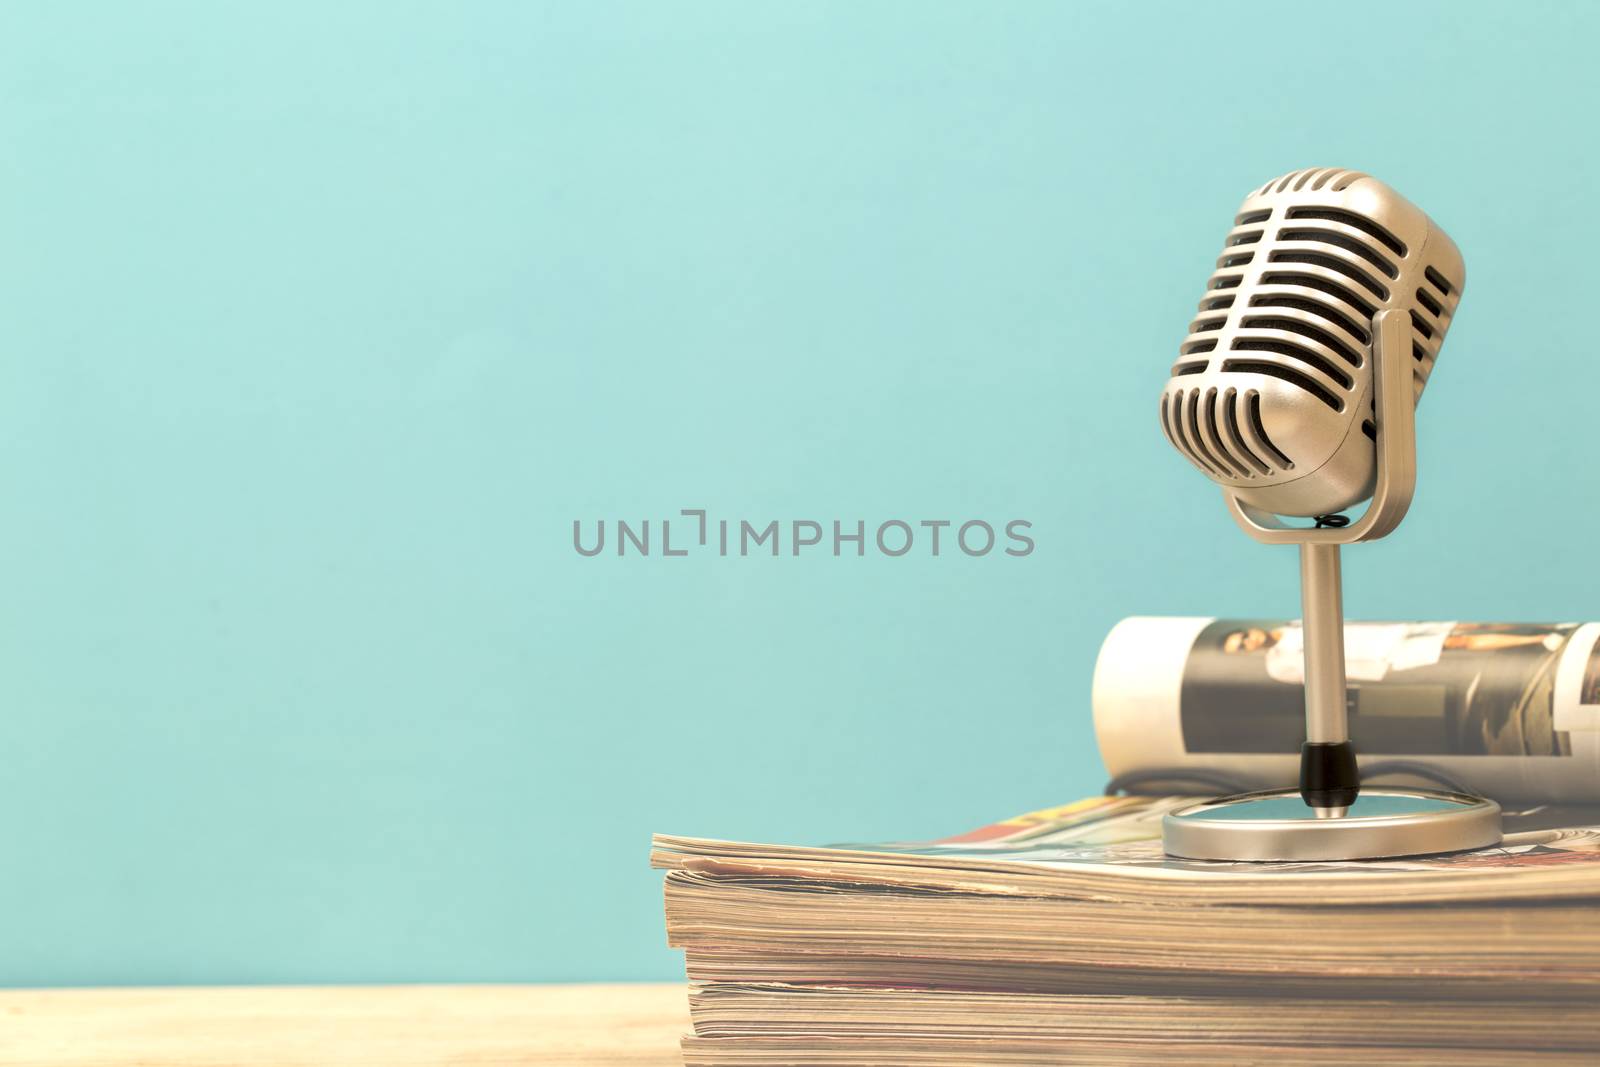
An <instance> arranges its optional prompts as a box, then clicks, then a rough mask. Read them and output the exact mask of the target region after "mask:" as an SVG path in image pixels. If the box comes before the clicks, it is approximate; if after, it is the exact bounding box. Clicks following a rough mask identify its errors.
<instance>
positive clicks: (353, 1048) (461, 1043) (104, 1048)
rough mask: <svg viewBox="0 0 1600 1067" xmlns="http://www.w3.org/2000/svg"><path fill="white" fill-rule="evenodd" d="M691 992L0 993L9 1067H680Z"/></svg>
mask: <svg viewBox="0 0 1600 1067" xmlns="http://www.w3.org/2000/svg"><path fill="white" fill-rule="evenodd" d="M688 1025H689V1012H688V995H687V991H686V990H685V988H684V987H683V986H682V985H677V984H671V985H586V986H584V985H570V986H387V987H330V988H310V987H307V988H283V987H253V988H226V989H52V990H8V991H0V1064H4V1065H5V1067H13V1065H16V1067H20V1065H23V1064H26V1065H27V1067H69V1065H70V1067H90V1065H93V1067H132V1065H138V1067H157V1065H159V1067H168V1065H172V1067H202V1065H203V1067H224V1065H226V1067H258V1065H259V1067H266V1065H268V1064H271V1065H274V1067H278V1065H296V1067H298V1065H302V1064H303V1065H308V1067H309V1065H317V1067H338V1065H345V1064H350V1065H361V1067H367V1065H372V1067H377V1065H380V1064H381V1065H383V1067H420V1065H423V1064H427V1065H430V1067H432V1065H435V1064H450V1065H453V1067H500V1065H509V1064H622V1065H630V1067H631V1065H642V1064H649V1065H651V1067H656V1065H660V1067H669V1065H672V1067H676V1065H678V1064H680V1063H681V1060H680V1058H679V1055H678V1039H679V1037H680V1036H682V1035H683V1034H684V1033H685V1032H686V1031H687V1029H688Z"/></svg>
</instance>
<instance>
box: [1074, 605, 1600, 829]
mask: <svg viewBox="0 0 1600 1067" xmlns="http://www.w3.org/2000/svg"><path fill="white" fill-rule="evenodd" d="M1302 638H1303V632H1302V630H1301V628H1300V624H1299V622H1297V621H1294V620H1284V619H1211V618H1152V617H1134V618H1129V619H1124V620H1123V621H1122V622H1120V623H1118V624H1117V625H1116V626H1115V627H1114V628H1113V629H1112V631H1111V633H1110V634H1109V635H1108V636H1107V637H1106V640H1105V643H1104V645H1102V646H1101V649H1100V657H1099V660H1098V662H1097V664H1096V666H1095V675H1094V698H1093V699H1094V722H1095V733H1096V735H1097V737H1098V739H1099V744H1100V754H1101V757H1102V758H1103V759H1104V761H1105V764H1106V769H1107V770H1108V771H1109V772H1110V774H1111V776H1112V780H1113V782H1114V783H1119V784H1122V785H1124V786H1125V787H1126V788H1128V789H1129V790H1130V791H1133V792H1166V793H1170V792H1174V791H1179V790H1181V791H1186V792H1197V793H1209V792H1216V791H1219V788H1221V789H1233V788H1238V789H1268V788H1283V787H1292V786H1293V785H1294V784H1295V781H1296V777H1297V774H1298V771H1299V752H1300V744H1301V742H1302V741H1304V740H1305V697H1304V690H1303V662H1304V657H1303V652H1302V649H1303V640H1302ZM1597 640H1600V623H1482V622H1351V623H1347V624H1346V625H1345V667H1346V673H1347V676H1348V679H1349V685H1348V697H1347V699H1348V702H1349V717H1350V731H1351V737H1352V739H1353V741H1354V742H1355V747H1356V751H1357V753H1358V754H1359V756H1358V758H1359V761H1360V763H1361V765H1362V771H1363V774H1366V775H1374V776H1379V777H1382V776H1389V777H1385V778H1384V780H1385V781H1394V782H1405V783H1407V784H1433V785H1436V786H1437V785H1440V784H1444V785H1447V786H1448V785H1452V784H1454V785H1459V786H1460V787H1462V788H1465V789H1470V790H1473V791H1476V792H1479V793H1481V794H1483V795H1485V796H1489V797H1491V798H1493V799H1496V800H1500V801H1502V802H1516V803H1523V804H1529V803H1548V804H1555V803H1559V804H1575V805H1591V804H1600V647H1597Z"/></svg>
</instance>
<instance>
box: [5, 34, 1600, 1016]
mask: <svg viewBox="0 0 1600 1067" xmlns="http://www.w3.org/2000/svg"><path fill="white" fill-rule="evenodd" d="M1369 27H1371V29H1369ZM1597 33H1600V8H1597V7H1594V6H1588V5H1581V4H1520V5H1505V4H1495V5H1468V4H1462V3H1452V4H1423V3H1413V4H1389V3H1385V4H1377V5H1371V4H1367V5H1363V4H1344V5H1341V6H1340V7H1339V8H1338V9H1337V10H1336V11H1330V10H1327V9H1312V8H1299V7H1293V6H1290V7H1278V8H1274V9H1272V10H1271V11H1268V10H1266V9H1263V8H1262V7H1261V6H1260V5H1256V4H1233V5H1230V4H1206V5H1195V4H1176V3H1173V4H1165V3H1163V4H1152V3H1142V4H1009V5H999V6H996V5H986V4H963V5H951V4H912V3H903V4H890V3H883V4H873V5H852V4H823V5H810V4H807V5H746V4H737V3H727V4H700V3H695V4H634V5H619V4H579V3H571V4H564V5H549V4H542V5H536V4H523V3H515V2H505V3H477V4H466V5H455V4H446V3H438V4H398V5H397V4H391V3H382V4H378V3H367V4H357V3H340V4H331V5H324V4H309V3H287V4H286V3H273V4H256V5H212V4H204V3H194V4H180V5H172V4H156V3H150V4H129V5H111V4H66V3H62V4H44V3H36V4H31V5H27V4H10V5H7V6H6V7H5V8H4V9H3V10H0V145H3V151H0V272H3V277H0V502H3V505H0V506H3V509H4V512H3V514H4V522H3V524H0V547H3V560H4V571H3V574H4V581H3V590H4V592H3V596H0V623H3V627H4V631H3V635H0V697H3V704H0V754H3V759H4V765H3V768H4V769H3V773H0V823H3V829H0V840H3V842H4V847H3V850H0V982H3V983H5V984H21V985H54V984H92V983H182V982H288V981H296V982H302V981H303V982H339V981H391V980H444V981H449V980H480V981H483V980H585V979H603V978H605V979H623V978H667V977H670V976H672V975H674V974H677V973H680V966H681V964H680V961H679V960H678V958H677V956H676V955H675V954H674V953H672V952H670V951H668V950H667V949H666V948H665V946H664V939H663V934H662V925H661V918H660V904H659V892H660V889H659V878H658V876H657V875H656V874H654V873H653V872H651V871H649V870H648V869H647V868H646V850H647V844H648V835H649V833H650V832H651V831H652V830H666V831H674V832H682V833H695V834H703V835H716V836H730V837H753V838H758V839H784V840H802V841H826V840H838V839H855V840H860V839H871V838H874V837H898V838H904V837H913V836H925V835H934V834H938V833H942V832H946V831H953V830H957V829H961V828H965V827H967V826H970V825H973V824H975V823H978V822H982V821H985V820H987V819H989V818H991V817H996V816H1002V815H1007V814H1012V813H1015V812H1018V811H1022V810H1028V809H1031V808H1035V807H1039V806H1043V805H1046V804H1051V803H1057V802H1061V801H1063V800H1066V799H1068V798H1072V797H1075V796H1078V795H1081V794H1084V793H1087V792H1093V791H1095V790H1097V789H1098V787H1099V786H1100V784H1101V775H1102V772H1101V768H1100V766H1099V761H1098V759H1097V756H1096V754H1095V749H1094V741H1093V736H1092V732H1091V729H1090V722H1089V707H1088V686H1089V677H1090V670H1091V666H1092V664H1093V660H1094V655H1095V652H1096V649H1097V647H1098V644H1099V641H1100V639H1101V637H1102V636H1103V635H1104V633H1105V631H1106V630H1107V629H1108V628H1109V626H1110V625H1111V624H1112V623H1113V622H1114V621H1115V620H1116V619H1117V618H1119V617H1121V616H1123V615H1126V614H1130V613H1136V612H1149V613H1250V614H1260V613H1284V614H1293V613H1295V611H1296V606H1295V605H1296V600H1295V594H1296V589H1295V584H1294V583H1295V564H1294V560H1293V556H1292V552H1290V551H1289V550H1287V549H1284V550H1273V549H1267V548H1262V547H1260V546H1257V545H1255V544H1253V543H1250V542H1248V541H1247V540H1246V539H1245V538H1244V537H1243V536H1242V535H1240V534H1239V533H1238V532H1237V531H1236V530H1235V529H1234V528H1233V526H1232V524H1231V523H1230V522H1229V521H1228V519H1227V517H1226V515H1225V514H1224V512H1223V510H1222V508H1221V506H1220V502H1219V500H1218V499H1217V498H1216V494H1215V492H1214V490H1213V489H1212V488H1211V486H1210V485H1209V484H1208V483H1206V482H1205V481H1204V480H1203V479H1201V478H1199V477H1198V476H1197V475H1195V474H1194V473H1193V472H1192V471H1191V470H1189V469H1188V468H1187V466H1186V465H1184V464H1183V463H1182V462H1181V461H1180V460H1179V459H1178V458H1177V457H1176V456H1175V455H1173V454H1171V453H1170V450H1169V448H1168V446H1167V445H1166V443H1165V442H1164V441H1163V440H1162V438H1161V434H1160V432H1159V430H1158V428H1157V425H1156V419H1155V396H1156V393H1157V391H1158V390H1159V388H1160V386H1161V384H1162V382H1163V381H1164V379H1165V375H1166V368H1167V366H1168V363H1169V361H1170V359H1171V356H1172V354H1173V352H1174V350H1175V346H1176V344H1177V342H1178V340H1179V338H1180V337H1181V336H1182V334H1183V332H1184V327H1185V324H1186V322H1187V321H1188V319H1189V315H1190V311H1191V310H1192V308H1193V305H1194V302H1195V301H1196V300H1197V299H1198V296H1199V292H1200V288H1201V285H1202V283H1203V278H1204V277H1205V275H1206V274H1207V272H1208V271H1209V269H1210V264H1211V262H1212V260H1213V258H1214V257H1215V255H1216V254H1217V249H1218V247H1219V242H1220V240H1221V237H1222V234H1223V232H1224V230H1225V228H1226V226H1227V222H1228V219H1229V218H1230V216H1231V214H1232V211H1233V208H1234V206H1235V205H1236V203H1237V202H1238V200H1239V198H1240V197H1241V196H1242V195H1243V193H1244V192H1245V190H1246V189H1247V188H1248V187H1250V186H1252V185H1254V184H1258V183H1260V182H1261V181H1264V180H1265V179H1266V178H1267V177H1269V176H1271V175H1274V174H1278V173H1281V172H1284V171H1287V170H1289V169H1292V168H1297V167H1301V166H1308V165H1313V164H1316V165H1323V164H1330V165H1331V164H1337V165H1342V166H1351V167H1357V168H1361V169H1365V170H1370V171H1372V172H1375V173H1377V174H1379V175H1381V176H1382V177H1384V178H1385V179H1386V180H1388V181H1389V182H1391V183H1392V184H1394V185H1395V186H1397V187H1398V188H1400V189H1401V190H1403V191H1404V192H1406V193H1407V194H1408V195H1409V196H1411V197H1412V198H1414V199H1416V200H1417V201H1419V202H1420V203H1421V204H1423V205H1424V206H1425V207H1426V208H1427V210H1428V211H1429V212H1430V213H1431V214H1433V215H1434V216H1435V217H1436V218H1437V219H1438V220H1440V222H1441V223H1443V224H1444V225H1445V226H1446V227H1447V228H1448V229H1449V230H1450V231H1451V232H1452V233H1453V235H1454V236H1455V237H1456V239H1457V241H1458V242H1459V243H1460V245H1461V247H1462V248H1463V250H1464V251H1465V254H1466V257H1467V261H1468V264H1469V282H1468V285H1467V292H1466V298H1465V302H1464V304H1463V305H1462V310H1461V313H1460V316H1459V318H1458V320H1457V323H1456V326H1455V328H1454V330H1453V331H1452V333H1451V337H1450V341H1449V344H1448V346H1447V347H1446V350H1445V356H1444V361H1443V364H1442V366H1441V368H1440V373H1438V374H1437V375H1436V376H1435V378H1434V381H1433V384H1432V385H1431V386H1430V388H1429V391H1428V397H1427V400H1426V402H1425V403H1424V404H1423V407H1422V413H1421V414H1422V418H1421V420H1420V431H1421V447H1422V467H1423V482H1422V486H1421V490H1420V493H1419V496H1418V500H1417V504H1416V507H1415V509H1414V511H1413V512H1412V515H1411V517H1410V519H1409V520H1408V522H1407V524H1406V525H1405V526H1404V528H1402V529H1401V530H1400V531H1399V533H1398V534H1397V535H1396V536H1394V537H1392V538H1390V539H1389V540H1388V541H1386V542H1385V543H1382V544H1379V545H1375V546H1370V547H1363V548H1361V549H1359V550H1353V551H1351V552H1350V553H1349V555H1348V559H1347V563H1346V570H1347V578H1348V583H1349V585H1348V590H1347V601H1348V604H1349V607H1350V611H1351V613H1352V615H1354V616H1356V617H1362V616H1365V617H1419V618H1452V617H1464V618H1485V619H1592V618H1595V617H1597V616H1600V576H1597V568H1596V566H1595V553H1594V548H1593V530H1594V528H1595V525H1596V523H1597V522H1600V501H1597V498H1596V493H1595V489H1596V479H1595V473H1594V472H1595V458H1594V457H1595V448H1596V437H1595V431H1594V413H1595V411H1596V403H1597V399H1596V398H1597V397H1600V362H1597V357H1596V352H1595V349H1594V345H1593V344H1592V343H1590V340H1589V337H1588V331H1587V330H1586V327H1587V326H1589V324H1590V323H1591V322H1592V312H1591V309H1590V307H1589V304H1590V303H1591V298H1590V288H1591V283H1592V278H1591V273H1592V268H1593V262H1592V260H1593V256H1592V251H1593V249H1594V247H1595V246H1596V243H1597V237H1600V229H1597V223H1596V218H1597V212H1596V210H1595V197H1594V193H1593V186H1594V181H1595V175H1596V174H1597V173H1600V148H1597V143H1596V135H1595V131H1594V126H1593V123H1592V121H1591V119H1592V115H1593V112H1594V108H1595V105H1596V103H1597V95H1596V93H1597V90H1596V83H1595V80H1594V77H1593V73H1592V69H1593V68H1592V63H1593V55H1592V52H1593V42H1594V41H1595V39H1596V34H1597ZM685 507H706V508H709V509H711V511H712V513H713V516H714V517H715V516H718V515H721V516H729V517H734V518H739V517H743V518H749V519H752V520H765V519H767V518H783V519H788V518H801V517H815V518H821V519H832V518H841V519H846V520H849V519H854V518H856V517H860V518H864V519H867V520H869V521H881V520H883V519H886V518H891V517H901V518H906V519H910V520H917V519H921V518H951V519H956V520H962V519H966V518H974V517H976V518H986V519H990V520H992V521H993V520H1000V521H1003V520H1005V519H1008V518H1015V517H1022V518H1027V519H1030V520H1031V521H1032V522H1033V523H1034V531H1033V532H1034V534H1035V537H1036V540H1037V546H1038V547H1037V550H1036V551H1035V552H1034V554H1033V555H1032V556H1029V557H1027V558H1024V559H1012V558H1007V557H1003V556H1000V557H996V556H991V557H986V558H983V559H967V558H965V557H962V556H960V555H959V554H954V555H945V556H942V557H941V558H939V559H932V558H930V557H928V556H926V555H924V554H922V553H921V552H915V553H913V554H912V555H910V556H907V557H905V558H903V559H889V558H885V557H882V556H879V555H876V554H872V555H869V556H868V557H867V558H866V559H861V560H857V559H850V558H845V559H834V558H832V557H831V556H823V555H816V556H810V557H802V558H801V559H798V560H797V559H793V558H788V557H785V558H780V559H777V560H774V559H771V558H766V557H761V558H749V559H738V558H731V559H720V558H716V557H714V556H711V557H707V556H695V557H691V558H688V559H684V560H676V559H674V560H665V559H660V558H656V557H651V558H648V559H633V558H630V559H617V558H615V557H614V556H609V555H607V556H603V557H600V558H596V559H584V558H580V557H579V556H578V555H577V554H576V553H575V552H574V551H573V548H572V545H571V523H572V521H573V520H574V519H575V518H582V519H583V520H585V522H586V524H588V523H592V521H593V520H596V519H599V518H606V519H608V520H612V521H614V520H615V519H617V518H619V517H620V518H628V519H631V520H635V521H637V520H642V519H645V518H652V519H659V518H660V517H662V516H663V515H672V514H674V513H676V512H677V510H678V509H680V508H685ZM588 528H592V527H588ZM675 533H676V531H675Z"/></svg>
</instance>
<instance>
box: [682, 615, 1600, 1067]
mask: <svg viewBox="0 0 1600 1067" xmlns="http://www.w3.org/2000/svg"><path fill="white" fill-rule="evenodd" d="M1597 638H1600V625H1597V624H1589V625H1576V624H1532V625H1530V624H1474V623H1396V624H1374V623H1362V624H1351V625H1349V626H1348V627H1347V630H1346V649H1347V666H1348V671H1349V675H1350V722H1351V727H1352V734H1353V736H1354V739H1355V742H1356V745H1357V748H1358V750H1359V751H1360V752H1361V753H1362V764H1363V770H1364V774H1365V775H1366V777H1367V778H1368V780H1375V781H1381V782H1383V783H1384V784H1391V783H1394V784H1406V785H1427V786H1432V787H1434V788H1439V787H1445V788H1452V787H1454V788H1464V789H1471V790H1475V791H1477V792H1481V793H1484V794H1486V795H1488V796H1491V797H1493V798H1495V799H1496V800H1499V801H1500V802H1501V804H1502V806H1503V807H1504V808H1505V810H1506V819H1505V825H1506V831H1507V836H1506V839H1505V841H1504V842H1503V844H1502V845H1501V846H1499V847H1497V848H1493V849H1485V850H1482V851H1478V852H1468V853H1455V854H1450V855H1441V856H1431V857H1420V858H1411V859H1405V860H1391V861H1376V862H1352V863H1216V862H1202V861H1191V860H1179V859H1174V858H1172V857H1168V856H1165V855H1164V854H1163V853H1162V850H1161V844H1160V822H1161V817H1162V815H1163V814H1164V813H1165V812H1166V811H1168V810H1170V809H1171V808H1172V807H1174V806H1176V805H1180V804H1186V803H1191V802H1192V801H1193V799H1194V796H1196V795H1202V794H1212V793H1216V792H1231V791H1243V790H1246V789H1252V788H1269V787H1279V786H1286V785H1291V784H1292V783H1293V780H1294V776H1295V772H1296V769H1297V761H1296V757H1295V752H1296V751H1297V749H1298V746H1299V740H1300V735H1299V729H1300V725H1299V724H1300V722H1301V719H1302V713H1303V698H1302V696H1301V690H1300V684H1301V679H1300V675H1299V671H1300V662H1301V655H1300V644H1299V642H1300V633H1299V629H1298V626H1297V625H1296V624H1294V623H1292V622H1284V621H1277V620H1245V621H1237V620H1236V621H1224V620H1212V619H1149V618H1138V619H1129V620H1126V621H1124V622H1123V623H1121V624H1119V625H1118V627H1117V628H1116V629H1115V630H1113V631H1112V633H1111V635H1110V636H1109V637H1108V638H1107V640H1106V643H1105V646H1104V648H1103V649H1102V651H1101V656H1100V662H1099V665H1098V667H1097V669H1096V677H1095V692H1094V711H1095V726H1096V731H1097V733H1098V737H1099V742H1100V748H1101V753H1102V755H1103V757H1104V758H1105V761H1106V764H1107V767H1108V769H1109V771H1110V773H1111V776H1112V785H1113V787H1114V788H1113V790H1112V792H1113V793H1114V794H1115V795H1106V796H1098V797H1094V798H1091V799H1087V800H1081V801H1078V802H1076V803H1071V804H1067V805H1064V806H1062V807H1058V808H1051V809H1048V810H1044V811H1039V812H1034V813H1032V814H1029V815H1024V816H1021V817H1018V818H1014V819H1009V820H1006V821H1003V822H999V823H995V824H993V825H990V826H986V827H984V828H982V829H979V830H975V831H972V832H969V833H965V834H961V835H959V836H955V837H950V838H946V839H943V840H939V841H933V842H926V843H918V844H906V843H897V844H880V845H844V846H835V847H828V848H810V847H796V846H780V845H763V844H741V843H734V842H726V841H709V840H701V839H694V838H685V837H673V836H666V835H660V836H657V837H656V839H655V842H654V851H653V856H652V859H653V862H654V864H655V865H656V866H657V867H659V868H662V869H664V870H666V872H667V875H666V914H667V933H668V939H669V941H670V942H671V943H672V944H673V945H675V946H678V947H681V948H682V949H683V950H684V951H685V955H686V959H687V967H688V973H689V978H690V981H691V991H690V1006H691V1015H692V1020H693V1028H694V1029H693V1033H692V1034H690V1035H688V1036H686V1037H685V1038H684V1046H683V1047H684V1057H685V1062H686V1063H687V1064H689V1065H706V1067H712V1065H726V1064H815V1065H823V1064H828V1065H832V1064H861V1063H874V1064H908V1065H910V1064H915V1065H918V1067H922V1065H932V1064H951V1065H954V1064H989V1063H995V1064H1025V1063H1092V1064H1110V1065H1120V1064H1130V1065H1131V1064H1154V1063H1163V1064H1165V1063H1168V1062H1170V1061H1172V1060H1173V1059H1175V1058H1181V1059H1182V1060H1184V1061H1187V1062H1192V1063H1208V1064H1209V1063H1216V1064H1254V1063H1261V1064H1266V1063H1272V1064H1281V1063H1284V1062H1291V1063H1303V1064H1348V1063H1354V1062H1362V1061H1370V1062H1386V1063H1390V1062H1392V1063H1406V1064H1441V1065H1445V1064H1449V1065H1455V1064H1496V1065H1498V1064H1507V1063H1548V1064H1593V1063H1596V1062H1600V1013H1597V1012H1595V1011H1594V1010H1593V1009H1594V1008H1595V1007H1596V1006H1597V1005H1600V648H1597V640H1596V639H1597Z"/></svg>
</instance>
